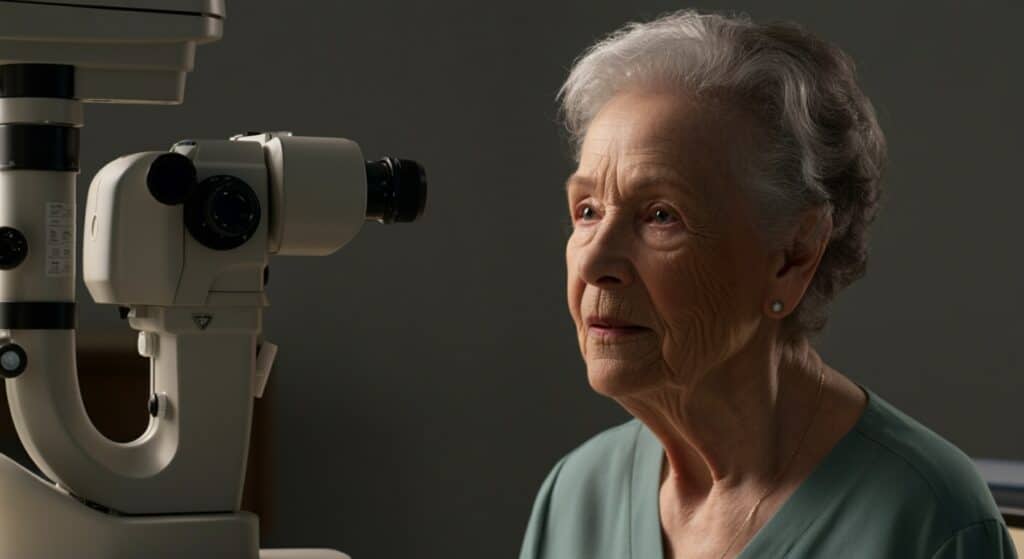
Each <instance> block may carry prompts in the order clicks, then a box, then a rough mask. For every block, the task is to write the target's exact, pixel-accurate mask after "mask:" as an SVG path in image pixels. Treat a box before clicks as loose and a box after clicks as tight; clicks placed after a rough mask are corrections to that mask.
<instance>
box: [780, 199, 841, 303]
mask: <svg viewBox="0 0 1024 559" xmlns="http://www.w3.org/2000/svg"><path fill="white" fill-rule="evenodd" d="M831 238H832V208H831V206H829V205H825V206H821V207H817V208H811V209H809V210H807V211H805V212H804V213H803V215H802V217H801V219H800V222H799V223H797V224H796V226H794V228H793V230H792V231H791V232H790V234H789V235H788V236H787V237H786V239H787V241H786V243H785V245H784V246H783V248H782V250H780V251H779V253H778V254H777V255H776V257H775V260H774V262H773V266H772V271H773V272H774V277H773V278H772V279H771V282H770V283H771V285H770V287H769V289H768V294H769V298H768V300H767V301H765V302H764V309H765V313H766V314H767V315H768V316H772V317H775V318H783V317H785V316H787V315H789V313H791V312H792V311H793V309H795V308H796V307H797V305H798V304H799V303H800V300H801V299H803V296H804V292H806V291H807V287H808V286H809V285H810V284H811V279H812V278H814V272H815V271H816V270H817V269H818V264H819V263H821V256H822V255H823V254H825V247H827V246H828V242H829V240H830V239H831ZM779 303H781V305H779Z"/></svg>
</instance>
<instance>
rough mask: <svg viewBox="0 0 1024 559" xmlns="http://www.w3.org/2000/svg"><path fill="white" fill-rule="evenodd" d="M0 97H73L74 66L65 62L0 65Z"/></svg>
mask: <svg viewBox="0 0 1024 559" xmlns="http://www.w3.org/2000/svg"><path fill="white" fill-rule="evenodd" d="M0 97H50V98H57V99H74V98H75V67H74V66H69V65H67V64H5V65H3V66H0Z"/></svg>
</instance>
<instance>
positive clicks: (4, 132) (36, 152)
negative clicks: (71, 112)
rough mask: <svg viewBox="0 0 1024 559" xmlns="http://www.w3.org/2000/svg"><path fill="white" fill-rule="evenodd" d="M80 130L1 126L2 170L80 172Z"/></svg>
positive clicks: (38, 126) (14, 125) (13, 125)
mask: <svg viewBox="0 0 1024 559" xmlns="http://www.w3.org/2000/svg"><path fill="white" fill-rule="evenodd" d="M78 138H79V136H78V129H77V128H73V127H71V126H55V125H50V124H0V170H5V171H6V170H14V169H32V170H38V171H78V145H79V144H78Z"/></svg>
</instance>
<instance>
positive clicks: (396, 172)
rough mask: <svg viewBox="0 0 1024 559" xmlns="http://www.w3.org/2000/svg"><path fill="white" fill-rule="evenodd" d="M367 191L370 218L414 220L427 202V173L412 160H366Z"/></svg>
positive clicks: (376, 219) (367, 217)
mask: <svg viewBox="0 0 1024 559" xmlns="http://www.w3.org/2000/svg"><path fill="white" fill-rule="evenodd" d="M366 191H367V192H366V219H367V220H368V221H370V220H373V221H379V222H381V223H394V222H396V221H397V222H409V221H415V220H416V218H418V217H420V216H421V215H423V209H424V208H425V207H426V205H427V172H426V170H425V169H424V168H423V166H422V165H420V164H419V163H417V162H415V161H413V160H411V159H397V158H394V157H385V158H384V159H381V160H380V161H367V162H366Z"/></svg>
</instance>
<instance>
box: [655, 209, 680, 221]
mask: <svg viewBox="0 0 1024 559" xmlns="http://www.w3.org/2000/svg"><path fill="white" fill-rule="evenodd" d="M650 220H651V221H653V222H654V223H657V224H658V225H671V224H673V223H675V222H676V221H678V219H676V216H674V215H672V212H670V211H668V210H666V209H665V208H655V209H654V211H652V212H651V213H650Z"/></svg>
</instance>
